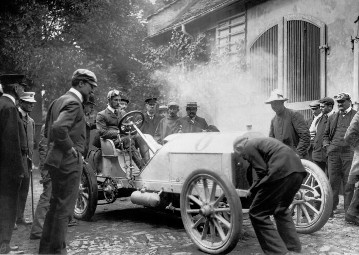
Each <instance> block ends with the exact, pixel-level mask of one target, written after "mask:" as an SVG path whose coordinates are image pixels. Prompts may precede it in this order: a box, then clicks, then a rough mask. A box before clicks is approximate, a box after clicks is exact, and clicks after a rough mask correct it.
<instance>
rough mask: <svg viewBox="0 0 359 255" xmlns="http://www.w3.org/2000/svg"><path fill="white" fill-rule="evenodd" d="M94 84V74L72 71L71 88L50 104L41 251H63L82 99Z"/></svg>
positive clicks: (79, 146)
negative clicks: (47, 197)
mask: <svg viewBox="0 0 359 255" xmlns="http://www.w3.org/2000/svg"><path fill="white" fill-rule="evenodd" d="M96 87H97V79H96V76H95V74H94V73H93V72H91V71H89V70H86V69H78V70H76V71H75V72H74V73H73V75H72V88H71V89H70V90H69V91H68V92H67V93H66V94H64V95H62V96H61V97H59V98H58V99H56V100H55V101H53V102H52V103H51V105H50V107H49V112H48V114H47V117H46V123H45V131H44V133H45V137H47V139H48V152H47V156H46V160H45V167H47V168H48V169H49V173H50V178H51V182H52V193H51V199H50V209H49V211H48V212H47V214H46V218H45V222H44V228H43V232H42V236H41V241H40V247H39V253H40V254H57V253H61V254H65V253H66V234H67V227H68V223H69V220H70V218H71V216H72V215H73V211H74V208H75V202H76V198H77V194H78V188H79V184H80V177H81V173H82V154H83V152H84V149H85V143H86V131H85V129H86V123H85V118H84V111H83V106H82V103H83V102H86V101H87V100H88V99H89V96H90V95H91V94H93V90H94V89H95V88H96Z"/></svg>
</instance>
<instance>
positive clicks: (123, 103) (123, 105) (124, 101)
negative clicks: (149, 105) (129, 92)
mask: <svg viewBox="0 0 359 255" xmlns="http://www.w3.org/2000/svg"><path fill="white" fill-rule="evenodd" d="M129 103H130V100H129V99H128V98H127V97H125V96H124V95H123V96H121V100H120V109H121V111H122V112H123V113H126V112H127V107H128V104H129Z"/></svg>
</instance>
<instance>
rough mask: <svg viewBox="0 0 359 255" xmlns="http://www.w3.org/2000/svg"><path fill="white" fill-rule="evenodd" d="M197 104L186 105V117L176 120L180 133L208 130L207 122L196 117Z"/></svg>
mask: <svg viewBox="0 0 359 255" xmlns="http://www.w3.org/2000/svg"><path fill="white" fill-rule="evenodd" d="M197 109H198V106H197V103H196V102H189V103H187V105H186V112H187V116H185V117H182V118H180V119H179V120H178V122H177V124H178V130H179V132H180V133H198V132H205V131H206V130H207V129H208V124H207V121H206V120H205V119H204V118H201V117H199V116H197Z"/></svg>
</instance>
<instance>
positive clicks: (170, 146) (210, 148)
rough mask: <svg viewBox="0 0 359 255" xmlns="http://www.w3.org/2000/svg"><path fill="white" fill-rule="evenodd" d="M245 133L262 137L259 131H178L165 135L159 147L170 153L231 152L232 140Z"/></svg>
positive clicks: (248, 135)
mask: <svg viewBox="0 0 359 255" xmlns="http://www.w3.org/2000/svg"><path fill="white" fill-rule="evenodd" d="M243 135H246V136H247V137H249V138H255V137H264V135H263V134H261V133H259V132H248V131H246V132H240V131H238V132H225V133H222V132H204V133H180V134H173V135H170V136H167V137H166V138H165V140H166V141H167V143H166V144H165V145H164V147H163V148H162V149H161V150H163V149H165V150H166V151H168V152H171V153H232V152H233V142H234V140H235V139H236V138H237V137H239V136H243Z"/></svg>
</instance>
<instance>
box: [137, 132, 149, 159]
mask: <svg viewBox="0 0 359 255" xmlns="http://www.w3.org/2000/svg"><path fill="white" fill-rule="evenodd" d="M135 143H136V147H137V148H139V149H140V154H141V157H142V158H143V160H144V163H145V164H146V163H147V162H148V161H150V148H149V147H148V145H147V143H146V142H145V141H144V140H143V139H142V137H140V136H136V137H135Z"/></svg>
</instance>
